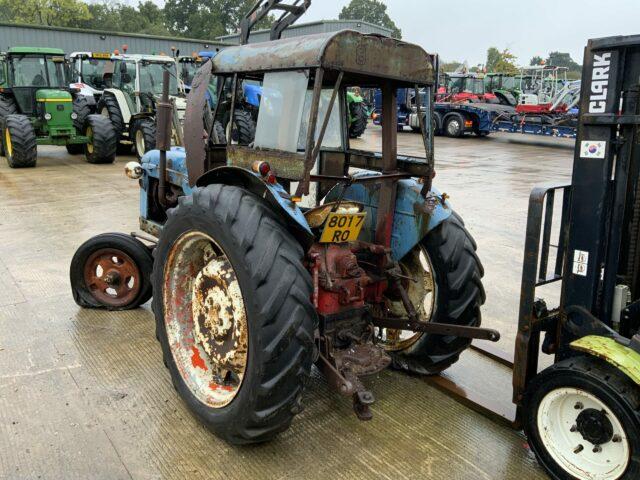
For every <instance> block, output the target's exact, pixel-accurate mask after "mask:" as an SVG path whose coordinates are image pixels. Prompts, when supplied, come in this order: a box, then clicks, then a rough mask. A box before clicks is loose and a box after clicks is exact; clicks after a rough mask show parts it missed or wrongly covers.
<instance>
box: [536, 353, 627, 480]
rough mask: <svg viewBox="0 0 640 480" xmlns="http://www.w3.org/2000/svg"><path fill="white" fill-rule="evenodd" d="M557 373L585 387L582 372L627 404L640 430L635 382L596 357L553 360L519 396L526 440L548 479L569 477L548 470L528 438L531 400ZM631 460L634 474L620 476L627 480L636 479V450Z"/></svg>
mask: <svg viewBox="0 0 640 480" xmlns="http://www.w3.org/2000/svg"><path fill="white" fill-rule="evenodd" d="M557 375H565V376H566V377H567V378H570V379H571V380H572V381H578V382H579V383H580V388H586V385H584V382H583V381H581V380H582V378H581V376H583V375H584V376H585V377H587V379H589V380H591V381H593V382H594V383H598V384H600V386H602V387H603V388H605V390H608V392H609V393H610V394H613V395H614V396H616V397H618V398H619V399H621V400H622V402H623V404H625V405H626V406H627V407H628V413H629V414H630V415H631V417H632V421H635V424H636V428H637V429H638V430H640V389H638V385H637V384H636V383H635V382H633V380H631V379H630V378H629V377H628V376H627V375H625V374H624V373H623V372H622V371H621V370H619V369H618V368H616V367H614V366H613V365H611V364H609V363H607V362H606V361H604V360H602V359H600V358H596V357H592V356H589V355H580V356H576V357H573V358H569V359H566V360H562V361H560V362H558V363H555V364H554V365H552V366H550V367H547V368H546V369H544V370H543V371H542V372H540V373H539V374H538V375H536V376H535V377H534V378H533V379H532V380H531V382H529V385H528V386H527V390H526V392H525V394H524V399H523V410H524V416H525V419H524V432H525V434H526V436H527V439H528V440H529V445H530V447H531V449H532V450H533V452H534V453H535V455H536V458H537V459H538V462H540V463H541V464H542V465H543V467H544V468H545V470H546V471H547V473H548V474H549V476H550V477H551V478H553V479H556V480H570V478H573V477H569V475H563V474H557V473H556V472H553V471H550V470H549V466H548V465H547V464H546V460H545V458H544V456H543V455H542V452H541V451H540V449H544V447H543V446H541V445H538V441H537V439H533V441H532V435H535V432H534V428H535V427H533V425H534V424H536V423H537V420H536V418H535V415H534V413H535V412H534V410H535V408H534V405H532V403H533V401H534V400H535V399H536V397H537V396H543V394H544V393H545V392H546V388H545V384H546V382H548V381H549V380H550V379H551V378H552V377H554V376H557ZM536 438H537V437H536ZM638 440H640V439H638ZM638 443H640V442H638ZM636 448H637V447H636ZM632 459H634V460H635V464H632V465H633V468H635V473H634V474H630V473H629V472H628V471H627V472H625V473H624V474H623V477H621V478H623V479H627V478H628V479H629V480H631V479H632V478H638V477H637V476H635V475H637V474H638V473H640V459H639V457H638V452H637V451H636V452H635V454H634V455H633V458H632ZM630 468H631V467H630Z"/></svg>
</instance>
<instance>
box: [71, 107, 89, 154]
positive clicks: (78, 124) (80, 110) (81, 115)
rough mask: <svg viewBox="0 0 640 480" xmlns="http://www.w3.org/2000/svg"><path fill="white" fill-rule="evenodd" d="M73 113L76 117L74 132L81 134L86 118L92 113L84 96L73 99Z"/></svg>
mask: <svg viewBox="0 0 640 480" xmlns="http://www.w3.org/2000/svg"><path fill="white" fill-rule="evenodd" d="M73 111H74V113H75V114H76V115H77V117H76V119H75V120H74V121H73V126H74V127H75V128H76V131H78V132H82V129H83V128H84V124H85V122H86V121H87V117H88V116H89V115H91V114H92V113H93V112H92V107H91V105H90V104H89V100H88V99H87V97H86V96H84V95H76V96H75V97H74V99H73ZM78 153H79V152H78Z"/></svg>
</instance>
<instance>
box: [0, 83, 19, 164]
mask: <svg viewBox="0 0 640 480" xmlns="http://www.w3.org/2000/svg"><path fill="white" fill-rule="evenodd" d="M16 113H18V108H17V107H16V102H14V101H13V98H11V97H7V96H5V95H0V131H3V130H4V124H5V121H6V119H7V117H8V116H9V115H14V114H16ZM0 155H4V141H0Z"/></svg>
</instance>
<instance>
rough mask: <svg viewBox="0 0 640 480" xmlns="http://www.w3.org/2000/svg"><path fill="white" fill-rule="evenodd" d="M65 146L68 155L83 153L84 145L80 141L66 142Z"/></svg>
mask: <svg viewBox="0 0 640 480" xmlns="http://www.w3.org/2000/svg"><path fill="white" fill-rule="evenodd" d="M65 147H66V148H67V153H68V154H69V155H80V154H81V153H84V145H83V144H81V143H67V144H66V145H65Z"/></svg>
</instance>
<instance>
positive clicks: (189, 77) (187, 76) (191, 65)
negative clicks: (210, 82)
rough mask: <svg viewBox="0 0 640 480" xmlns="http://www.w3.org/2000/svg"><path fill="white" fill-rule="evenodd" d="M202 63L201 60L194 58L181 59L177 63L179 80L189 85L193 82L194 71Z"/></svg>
mask: <svg viewBox="0 0 640 480" xmlns="http://www.w3.org/2000/svg"><path fill="white" fill-rule="evenodd" d="M201 65H202V61H197V60H196V59H189V60H182V61H180V62H179V63H178V71H179V73H180V80H182V81H183V82H184V84H185V85H191V84H192V83H193V77H195V76H196V72H197V71H198V69H199V68H200V66H201Z"/></svg>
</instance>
